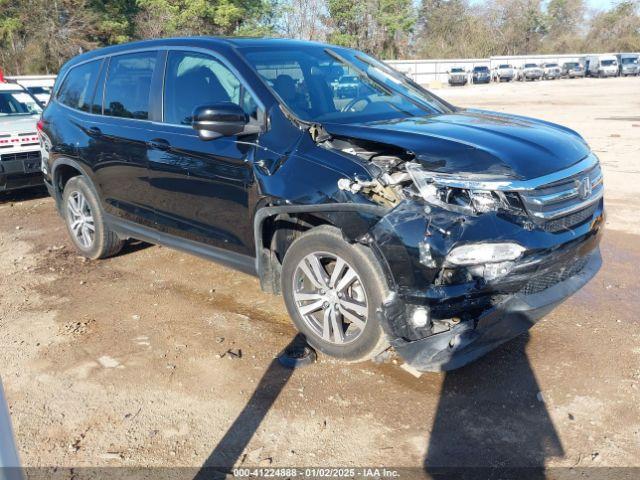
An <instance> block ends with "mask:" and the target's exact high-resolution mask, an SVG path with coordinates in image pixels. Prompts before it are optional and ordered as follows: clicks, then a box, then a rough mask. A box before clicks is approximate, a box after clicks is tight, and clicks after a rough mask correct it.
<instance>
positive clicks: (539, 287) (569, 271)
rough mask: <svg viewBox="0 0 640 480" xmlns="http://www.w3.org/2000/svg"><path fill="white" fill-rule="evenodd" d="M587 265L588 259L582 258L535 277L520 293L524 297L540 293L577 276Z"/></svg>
mask: <svg viewBox="0 0 640 480" xmlns="http://www.w3.org/2000/svg"><path fill="white" fill-rule="evenodd" d="M586 264H587V258H585V257H582V258H580V259H578V260H576V261H574V262H572V263H569V264H567V265H564V266H563V267H561V268H560V269H557V270H554V271H551V272H547V273H545V274H543V275H539V276H537V277H533V278H532V279H531V280H529V281H528V282H527V283H526V285H525V286H524V287H523V288H522V290H520V293H522V294H523V295H532V294H534V293H540V292H542V291H543V290H546V289H547V288H550V287H553V286H554V285H556V284H558V283H560V282H563V281H565V280H567V279H568V278H571V277H573V276H574V275H577V274H578V273H580V272H581V271H582V269H584V267H585V265H586Z"/></svg>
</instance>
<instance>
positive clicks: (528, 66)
mask: <svg viewBox="0 0 640 480" xmlns="http://www.w3.org/2000/svg"><path fill="white" fill-rule="evenodd" d="M537 66H538V65H536V64H535V63H525V65H524V68H536V67H537Z"/></svg>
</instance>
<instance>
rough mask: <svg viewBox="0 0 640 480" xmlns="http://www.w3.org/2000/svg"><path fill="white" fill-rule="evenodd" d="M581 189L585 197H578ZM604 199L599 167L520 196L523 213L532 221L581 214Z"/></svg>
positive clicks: (522, 193) (521, 193)
mask: <svg viewBox="0 0 640 480" xmlns="http://www.w3.org/2000/svg"><path fill="white" fill-rule="evenodd" d="M581 189H584V190H585V191H584V192H582V193H585V194H586V196H585V197H581ZM603 195H604V183H603V178H602V171H601V169H600V165H598V164H596V165H594V166H592V167H591V168H588V169H586V170H583V171H581V172H577V173H574V174H573V175H571V176H568V177H565V178H564V179H561V180H557V181H555V182H553V183H550V184H547V185H541V186H540V187H538V188H537V189H536V190H529V191H526V192H520V198H521V199H522V203H523V204H524V207H525V208H526V210H527V212H528V213H529V215H530V216H532V217H533V218H534V219H538V220H543V221H546V220H553V219H556V218H559V217H563V216H566V215H570V214H572V213H575V212H578V211H580V210H583V209H585V208H587V207H589V206H590V205H593V204H594V203H596V202H597V201H599V200H600V199H601V198H602V196H603Z"/></svg>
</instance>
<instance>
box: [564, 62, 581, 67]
mask: <svg viewBox="0 0 640 480" xmlns="http://www.w3.org/2000/svg"><path fill="white" fill-rule="evenodd" d="M564 66H565V68H576V67H577V66H578V64H577V63H575V62H574V63H565V64H564Z"/></svg>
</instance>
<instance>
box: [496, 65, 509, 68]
mask: <svg viewBox="0 0 640 480" xmlns="http://www.w3.org/2000/svg"><path fill="white" fill-rule="evenodd" d="M498 68H511V65H500V66H499V67H498Z"/></svg>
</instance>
